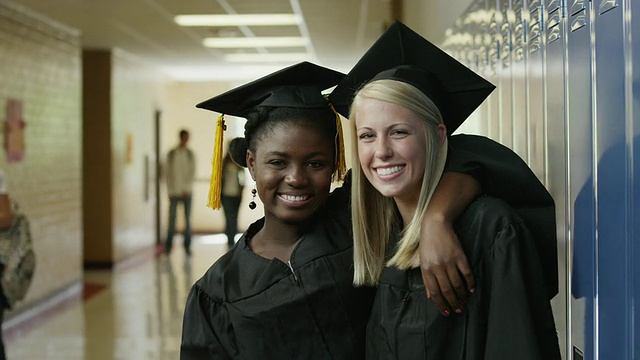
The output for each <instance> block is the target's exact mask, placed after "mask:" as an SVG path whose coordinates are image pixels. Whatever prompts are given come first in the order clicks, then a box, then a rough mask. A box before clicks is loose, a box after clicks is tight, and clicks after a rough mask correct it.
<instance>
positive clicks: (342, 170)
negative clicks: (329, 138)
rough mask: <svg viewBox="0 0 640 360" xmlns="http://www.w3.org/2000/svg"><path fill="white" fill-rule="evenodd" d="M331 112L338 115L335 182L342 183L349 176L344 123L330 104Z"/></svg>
mask: <svg viewBox="0 0 640 360" xmlns="http://www.w3.org/2000/svg"><path fill="white" fill-rule="evenodd" d="M329 106H330V107H331V110H333V113H334V114H336V131H337V132H336V152H337V154H336V171H335V172H334V173H333V180H334V181H342V180H343V179H344V177H345V175H346V174H347V161H346V160H345V156H344V136H343V134H342V121H341V120H340V114H338V112H337V111H336V109H335V108H334V107H333V104H331V103H329Z"/></svg>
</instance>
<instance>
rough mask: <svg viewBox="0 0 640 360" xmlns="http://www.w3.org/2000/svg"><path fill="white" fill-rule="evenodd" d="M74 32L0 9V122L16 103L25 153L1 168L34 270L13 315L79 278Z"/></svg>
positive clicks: (0, 153) (1, 158)
mask: <svg viewBox="0 0 640 360" xmlns="http://www.w3.org/2000/svg"><path fill="white" fill-rule="evenodd" d="M80 59H81V58H80V37H79V34H78V32H76V31H75V30H72V29H69V28H66V27H64V26H62V25H59V24H56V23H54V22H50V21H47V20H45V19H43V18H42V17H40V16H38V15H36V14H33V13H31V12H30V11H29V10H27V9H24V8H22V7H19V6H17V5H12V4H11V3H5V2H0V114H2V115H3V118H2V119H3V120H4V119H6V107H7V106H6V105H7V100H8V99H9V98H13V99H18V100H20V101H22V104H23V110H22V118H23V119H24V121H25V122H26V128H25V143H26V147H25V149H26V150H25V153H24V158H23V160H22V161H20V162H14V163H8V161H7V157H6V152H5V150H4V147H3V149H2V150H0V167H2V168H3V169H4V171H5V173H6V174H7V177H8V184H9V192H10V196H11V197H13V198H15V199H16V200H18V201H19V202H20V204H21V206H22V208H23V210H24V211H25V212H26V213H27V214H28V215H29V217H30V220H31V226H32V235H33V240H34V246H35V252H36V256H37V268H36V273H35V278H34V281H33V283H32V286H31V288H30V290H29V293H28V294H27V298H26V300H25V301H24V302H22V303H21V304H20V305H19V306H18V308H20V307H23V306H26V305H27V304H28V303H30V302H33V301H37V300H38V299H41V298H44V297H46V296H47V295H50V294H52V293H54V292H56V291H58V290H60V289H63V288H65V287H67V286H68V285H70V284H72V283H74V282H77V281H79V280H80V279H81V276H82V265H81V259H82V255H81V254H82V221H81V216H82V215H81V136H82V131H81V81H80V79H81V60H80Z"/></svg>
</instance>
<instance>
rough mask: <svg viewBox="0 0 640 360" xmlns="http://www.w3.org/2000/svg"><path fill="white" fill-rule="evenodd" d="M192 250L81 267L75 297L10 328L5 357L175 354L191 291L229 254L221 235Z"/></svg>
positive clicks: (72, 359)
mask: <svg viewBox="0 0 640 360" xmlns="http://www.w3.org/2000/svg"><path fill="white" fill-rule="evenodd" d="M180 249H181V248H180V247H178V246H177V247H176V250H180ZM192 250H193V252H192V255H191V257H187V256H186V255H185V254H184V252H183V251H173V252H172V253H171V255H170V256H168V257H167V256H165V255H160V256H158V257H156V256H155V251H153V250H149V252H148V253H147V254H141V255H140V256H136V257H135V258H133V259H131V260H128V261H126V262H125V263H123V264H119V265H118V266H117V267H116V268H115V269H114V270H109V271H107V270H90V271H86V272H85V277H84V282H85V285H84V291H77V293H79V294H78V295H77V299H72V300H70V301H67V302H66V303H65V304H63V305H62V306H58V307H56V308H55V309H54V311H53V312H48V313H47V314H43V315H42V316H38V318H36V319H33V320H31V321H29V322H27V323H24V324H22V323H21V324H20V325H18V326H16V327H14V329H12V330H11V334H9V336H7V338H6V339H5V342H6V344H5V345H6V350H7V358H8V359H10V360H19V359H24V360H34V359H65V360H76V359H78V360H80V359H86V360H107V359H127V360H137V359H140V360H142V359H144V360H153V359H157V360H165V359H166V360H169V359H171V360H175V359H178V358H179V348H180V334H181V329H182V313H183V310H184V303H185V301H186V297H187V294H188V291H189V289H190V287H191V285H192V284H193V282H195V281H196V280H197V279H199V278H200V277H201V276H202V275H203V274H204V272H205V271H206V270H207V269H208V268H209V267H210V266H211V264H212V263H213V262H214V261H215V260H216V259H217V258H218V257H220V255H222V254H223V253H224V252H226V251H227V245H226V238H225V236H224V235H208V236H197V237H194V239H193V244H192ZM83 295H84V300H83V299H82V298H83Z"/></svg>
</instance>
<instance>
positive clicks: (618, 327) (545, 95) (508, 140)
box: [443, 0, 640, 360]
mask: <svg viewBox="0 0 640 360" xmlns="http://www.w3.org/2000/svg"><path fill="white" fill-rule="evenodd" d="M638 39H640V1H638V0H599V1H596V0H593V1H587V0H565V1H560V0H547V1H539V0H530V1H526V0H510V1H509V0H481V1H476V2H474V3H473V4H472V5H471V6H470V7H469V8H468V9H467V11H466V13H465V14H463V15H462V16H461V17H460V18H459V19H458V20H457V21H456V23H455V25H454V26H453V27H452V28H451V29H449V31H448V32H447V36H446V40H445V41H444V44H443V47H444V48H445V49H446V50H447V51H448V52H450V53H451V54H452V55H453V56H454V57H456V58H458V59H459V60H460V61H462V62H464V63H465V64H467V65H468V66H470V67H471V68H473V69H474V70H476V71H477V72H478V73H480V74H482V75H483V76H485V77H486V78H487V79H488V80H490V81H491V82H493V83H494V84H495V85H496V86H497V89H496V90H495V91H494V93H493V94H492V95H491V97H490V98H489V99H488V100H487V102H486V103H485V104H483V107H482V108H481V109H480V110H479V111H478V113H477V114H476V116H475V121H479V126H478V128H479V129H480V130H479V131H480V132H481V133H483V134H485V135H487V136H489V137H491V138H493V139H495V140H498V141H500V142H501V143H503V144H505V145H507V146H509V147H511V148H512V149H514V150H515V151H516V152H517V153H518V154H519V155H520V156H521V157H522V158H523V159H525V160H526V161H527V163H528V164H529V165H530V166H531V168H532V169H533V170H534V172H535V173H536V174H537V175H538V176H539V177H540V179H541V180H542V181H543V182H544V183H545V185H546V186H547V188H548V189H549V190H550V191H551V193H552V194H553V196H554V199H555V201H556V210H557V211H556V213H557V225H558V250H559V251H558V253H559V259H558V261H559V265H560V284H561V287H562V288H561V291H560V294H559V295H558V296H557V297H556V298H555V299H554V313H555V316H556V324H557V328H558V334H559V337H560V340H561V346H562V348H563V353H564V357H565V359H583V358H584V359H603V360H624V359H640V43H639V42H638ZM634 45H635V46H634Z"/></svg>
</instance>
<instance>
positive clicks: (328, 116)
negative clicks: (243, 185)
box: [229, 106, 336, 170]
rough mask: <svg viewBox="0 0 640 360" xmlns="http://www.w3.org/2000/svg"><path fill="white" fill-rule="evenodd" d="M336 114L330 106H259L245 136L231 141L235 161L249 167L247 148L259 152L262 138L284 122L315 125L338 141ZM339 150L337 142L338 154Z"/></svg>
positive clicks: (314, 126)
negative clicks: (259, 142)
mask: <svg viewBox="0 0 640 360" xmlns="http://www.w3.org/2000/svg"><path fill="white" fill-rule="evenodd" d="M335 116H336V115H335V114H334V113H333V111H332V110H331V108H329V107H325V108H313V109H300V108H289V107H266V106H260V107H257V108H255V109H254V110H253V111H251V112H250V113H249V114H248V115H247V123H246V124H245V126H244V137H237V138H235V139H233V140H231V142H230V143H229V153H230V154H231V158H232V159H233V161H235V162H236V163H237V164H239V165H241V166H244V167H247V158H246V156H247V150H248V149H250V150H251V151H252V152H253V153H255V152H256V144H257V143H258V141H259V140H261V139H262V138H264V137H265V136H266V135H268V134H270V133H272V132H273V131H274V128H275V126H276V125H280V124H290V125H295V126H305V127H308V128H311V129H313V130H315V131H318V132H319V133H321V134H322V135H324V136H326V138H327V141H331V142H332V143H334V144H335V138H336V120H335ZM335 154H336V151H335V146H334V156H335ZM334 170H335V169H334Z"/></svg>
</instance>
